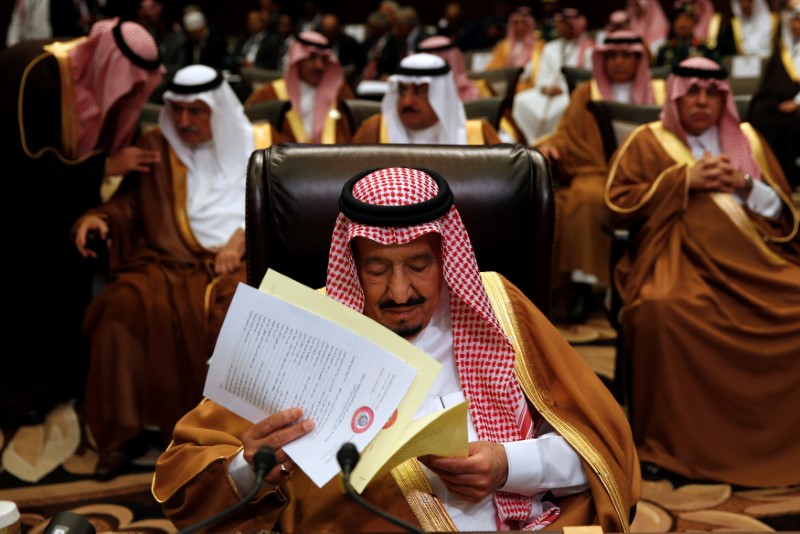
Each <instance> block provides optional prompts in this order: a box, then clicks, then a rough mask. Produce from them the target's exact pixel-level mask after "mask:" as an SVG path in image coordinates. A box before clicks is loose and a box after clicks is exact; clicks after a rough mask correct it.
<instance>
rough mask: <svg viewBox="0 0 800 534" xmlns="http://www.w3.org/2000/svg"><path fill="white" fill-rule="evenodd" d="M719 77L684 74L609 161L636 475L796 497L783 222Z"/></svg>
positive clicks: (773, 185) (767, 158)
mask: <svg viewBox="0 0 800 534" xmlns="http://www.w3.org/2000/svg"><path fill="white" fill-rule="evenodd" d="M725 76H726V73H725V72H724V70H722V69H721V68H720V66H719V65H718V64H716V63H715V62H713V61H711V60H709V59H707V58H691V59H687V60H685V61H683V62H682V63H681V64H680V65H679V66H678V67H677V68H676V69H675V70H674V71H673V73H672V74H671V75H670V77H669V78H668V80H667V99H666V102H665V104H664V109H663V111H662V114H661V121H658V122H653V123H650V124H646V125H643V126H641V127H640V128H639V129H637V130H636V131H634V132H633V133H632V134H631V136H630V137H629V138H628V139H627V141H626V142H625V143H624V144H623V145H622V146H621V147H620V149H619V150H618V152H617V154H616V157H615V158H614V160H613V161H612V165H611V171H610V174H609V181H608V184H607V189H606V203H607V205H608V207H609V208H610V210H611V213H612V216H613V218H614V219H615V223H617V224H620V225H624V226H626V227H630V228H634V229H635V231H633V232H632V234H631V237H630V243H629V246H628V249H627V253H626V255H625V256H624V257H623V259H622V260H620V262H619V264H618V267H617V270H616V273H615V278H616V281H617V284H618V286H619V289H620V295H621V297H622V302H623V312H622V334H623V338H624V339H623V342H624V346H625V352H626V353H627V355H628V356H629V357H630V358H632V367H633V377H632V382H633V391H632V402H631V406H632V407H633V410H632V427H633V432H634V438H635V440H636V445H637V449H638V451H639V455H640V457H641V459H642V461H643V462H646V463H645V464H644V467H645V469H644V475H645V476H648V477H659V476H660V475H659V471H662V469H666V470H668V471H672V472H675V473H678V474H679V475H682V476H684V477H688V478H690V479H695V480H711V481H719V482H726V483H730V484H738V485H742V486H753V487H757V486H761V487H763V486H789V485H794V484H798V483H800V471H799V470H798V469H797V459H798V458H800V440H798V439H797V428H798V427H797V424H796V423H797V408H796V407H797V406H800V388H798V387H797V377H798V369H800V367H798V366H799V365H800V362H799V361H798V358H797V355H798V354H800V237H798V235H797V228H798V213H797V210H796V209H795V208H794V207H793V206H792V203H791V201H790V199H789V189H788V185H787V183H786V178H785V177H784V175H783V172H782V171H781V168H780V165H779V164H778V162H777V160H776V159H775V156H774V155H773V153H772V150H770V148H769V146H768V145H767V144H766V143H765V142H764V141H763V139H762V138H761V136H760V135H758V134H757V133H756V131H755V130H754V129H753V128H752V127H750V126H749V125H748V124H741V125H740V123H739V116H738V114H737V112H736V106H735V104H734V102H733V96H732V95H731V89H730V86H729V84H728V82H727V80H726V79H725ZM662 473H663V471H662Z"/></svg>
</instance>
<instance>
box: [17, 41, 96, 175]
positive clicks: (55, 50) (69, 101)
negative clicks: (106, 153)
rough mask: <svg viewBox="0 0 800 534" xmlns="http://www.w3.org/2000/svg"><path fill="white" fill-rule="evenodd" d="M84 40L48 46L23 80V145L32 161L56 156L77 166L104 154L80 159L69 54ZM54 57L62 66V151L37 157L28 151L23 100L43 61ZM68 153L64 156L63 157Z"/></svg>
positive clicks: (20, 105)
mask: <svg viewBox="0 0 800 534" xmlns="http://www.w3.org/2000/svg"><path fill="white" fill-rule="evenodd" d="M85 39H86V38H85V37H80V38H78V39H74V40H72V41H68V42H54V43H50V44H48V45H45V46H44V47H43V49H44V50H45V52H44V53H42V54H41V55H40V56H38V57H36V58H34V59H33V61H31V62H30V63H29V64H28V65H27V66H26V67H25V71H24V72H23V73H22V79H21V80H20V88H19V98H18V100H17V121H18V124H19V133H20V143H21V144H22V150H23V151H24V152H25V155H26V156H28V157H29V158H31V159H39V158H41V157H42V156H43V155H44V154H46V153H48V152H52V153H53V154H55V156H56V157H57V158H58V160H59V161H61V163H64V164H66V165H76V164H79V163H82V162H84V161H86V160H87V159H88V158H90V157H92V156H95V155H97V154H99V153H101V152H102V151H101V150H91V151H89V152H88V153H86V154H85V155H84V156H82V157H80V158H77V153H78V118H77V105H76V104H75V87H74V81H73V79H72V68H71V65H70V63H69V57H68V53H69V51H70V50H72V48H74V47H75V45H77V44H79V43H80V42H81V41H83V40H85ZM50 55H52V56H53V57H55V58H56V61H57V63H58V70H59V75H60V78H61V122H62V127H61V144H62V146H61V148H60V149H58V148H56V147H49V146H48V147H43V148H42V149H40V150H39V151H38V152H36V153H35V154H34V153H32V152H31V150H30V148H28V143H27V140H26V135H25V120H24V116H23V100H24V95H25V85H26V84H27V81H28V76H29V75H30V72H31V70H33V68H34V67H35V66H36V65H37V64H38V63H39V62H40V61H42V60H43V59H45V58H47V57H49V56H50ZM62 152H64V154H62Z"/></svg>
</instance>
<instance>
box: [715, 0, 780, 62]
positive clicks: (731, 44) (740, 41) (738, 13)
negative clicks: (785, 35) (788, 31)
mask: <svg viewBox="0 0 800 534" xmlns="http://www.w3.org/2000/svg"><path fill="white" fill-rule="evenodd" d="M730 2H731V3H730V5H731V11H732V12H733V17H732V18H730V19H728V20H727V21H726V22H725V24H723V26H722V29H721V30H720V32H719V38H718V40H717V53H718V54H719V56H720V57H725V56H728V55H740V56H758V57H764V58H766V57H769V56H770V55H771V54H772V52H773V50H775V45H777V44H778V39H779V38H780V35H781V24H780V18H779V17H778V14H777V13H774V12H772V11H770V8H769V4H768V3H767V0H730Z"/></svg>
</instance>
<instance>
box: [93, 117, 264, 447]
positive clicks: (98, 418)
mask: <svg viewBox="0 0 800 534" xmlns="http://www.w3.org/2000/svg"><path fill="white" fill-rule="evenodd" d="M269 128H270V127H269V125H263V126H261V127H259V128H255V130H256V132H255V133H256V139H257V141H256V146H257V147H263V146H268V145H269V144H271V142H272V138H271V135H270V134H271V129H270V134H266V135H259V134H260V133H263V130H264V129H269ZM139 146H141V147H142V148H145V149H148V150H156V151H158V152H159V153H160V154H161V164H159V165H154V166H153V168H152V170H151V171H150V172H148V173H143V174H140V175H130V176H128V177H127V178H126V179H125V180H124V181H123V183H122V185H121V187H120V190H118V191H117V193H116V194H115V195H114V196H113V197H112V198H111V199H110V200H109V201H108V202H107V203H105V204H103V205H101V206H99V207H97V208H94V209H92V210H89V212H88V213H95V214H99V215H102V216H103V217H104V218H106V219H107V220H108V222H109V225H110V227H111V232H110V239H111V242H110V248H109V254H110V266H109V267H110V270H111V276H112V279H111V281H110V282H109V284H108V285H107V286H105V287H104V289H103V292H102V293H101V294H100V295H99V296H98V297H97V298H95V299H94V300H93V301H92V303H91V304H90V305H89V307H88V309H87V311H86V316H85V318H84V323H83V328H84V332H85V333H86V335H87V336H88V337H89V339H90V342H91V367H90V371H89V377H88V379H87V388H86V403H85V404H86V405H85V412H86V420H87V423H88V425H89V429H90V431H91V433H92V436H93V437H94V439H95V441H96V443H97V446H98V449H99V450H100V451H101V452H103V451H108V450H113V449H116V448H119V447H120V446H121V445H123V444H124V443H125V442H126V441H128V440H129V439H131V438H133V437H135V436H136V435H137V434H138V433H139V432H140V431H141V430H142V428H143V427H144V426H146V425H157V426H158V427H159V428H160V429H161V432H162V435H163V436H164V437H165V443H166V442H168V441H169V438H170V436H171V434H172V428H173V426H174V425H175V423H176V422H177V421H178V419H180V418H181V417H182V416H183V415H184V414H185V413H186V412H187V411H188V410H190V409H191V408H192V407H194V406H196V405H197V403H198V402H199V401H200V399H201V398H202V394H203V386H204V384H205V377H206V370H207V363H206V362H207V360H208V358H209V357H210V356H211V354H212V352H213V350H214V344H215V343H216V338H217V334H218V333H219V329H220V328H221V326H222V321H223V319H224V317H225V313H226V311H227V309H228V306H229V305H230V300H231V299H232V298H233V293H234V291H235V290H236V286H237V285H238V283H239V282H246V280H247V276H246V269H245V265H244V264H243V265H242V266H241V267H240V268H239V269H238V270H237V271H236V272H235V273H233V274H230V275H217V274H216V273H215V272H214V258H215V256H216V252H212V251H210V250H207V249H204V248H203V247H202V246H201V245H200V244H199V243H198V242H197V240H196V239H195V237H194V235H193V234H192V231H191V229H190V227H189V220H188V215H187V212H186V178H187V176H186V171H187V170H186V167H185V166H184V165H183V164H182V163H181V162H180V161H179V160H178V159H177V157H176V156H175V153H174V152H173V151H172V150H171V149H170V147H169V145H168V143H167V141H166V139H165V138H164V137H163V136H162V135H161V131H160V129H155V130H153V131H151V132H150V133H148V134H146V135H145V136H144V137H143V138H142V139H141V140H140V141H139ZM242 179H244V177H243V178H242ZM242 210H244V206H242Z"/></svg>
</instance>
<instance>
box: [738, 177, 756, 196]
mask: <svg viewBox="0 0 800 534" xmlns="http://www.w3.org/2000/svg"><path fill="white" fill-rule="evenodd" d="M752 189H753V177H752V176H750V174H748V173H744V185H743V186H742V187H741V189H739V190H740V191H744V192H745V193H749V192H750V191H752Z"/></svg>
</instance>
